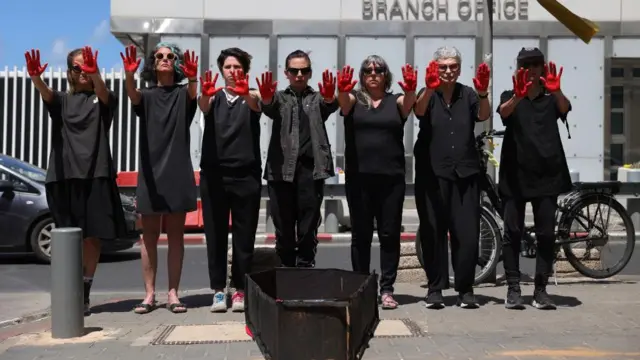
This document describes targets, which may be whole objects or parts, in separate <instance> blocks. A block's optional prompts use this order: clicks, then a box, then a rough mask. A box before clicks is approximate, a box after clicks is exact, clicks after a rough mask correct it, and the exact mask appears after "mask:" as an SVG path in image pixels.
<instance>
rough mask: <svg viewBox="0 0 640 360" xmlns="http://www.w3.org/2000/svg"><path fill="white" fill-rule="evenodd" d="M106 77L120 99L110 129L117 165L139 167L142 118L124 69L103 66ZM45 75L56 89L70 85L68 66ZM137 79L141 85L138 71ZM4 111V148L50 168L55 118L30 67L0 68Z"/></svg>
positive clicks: (0, 132)
mask: <svg viewBox="0 0 640 360" xmlns="http://www.w3.org/2000/svg"><path fill="white" fill-rule="evenodd" d="M102 77H103V79H104V80H105V82H106V84H107V87H108V88H109V89H111V90H112V91H114V92H115V93H116V95H117V96H118V102H119V103H118V110H117V114H116V116H115V118H114V120H113V125H112V126H111V131H110V132H109V141H110V144H111V150H112V154H113V159H114V162H115V166H116V169H117V170H118V171H135V170H136V169H137V168H138V151H139V150H138V132H139V131H140V122H139V119H138V117H137V116H136V115H135V113H134V112H133V109H132V106H131V103H130V102H129V99H128V98H127V94H126V92H125V88H124V71H123V70H121V69H120V70H116V69H111V70H110V71H109V72H107V71H106V70H105V69H102ZM42 78H43V80H44V81H45V83H47V85H49V86H50V87H51V88H52V89H54V90H59V91H65V90H66V89H67V80H66V78H67V76H66V71H65V70H62V69H60V68H58V69H51V68H49V69H47V71H46V72H45V73H44V74H43V76H42ZM136 80H137V82H138V86H140V79H139V77H138V75H136ZM0 114H1V116H2V123H1V125H0V151H1V152H2V153H3V154H6V155H10V156H13V157H16V158H18V159H21V160H24V161H26V162H29V163H31V164H34V165H36V166H39V167H41V168H45V169H46V168H47V161H48V158H49V152H50V151H51V126H50V123H51V122H50V119H49V114H48V112H47V111H46V109H45V108H44V106H43V104H42V99H41V98H40V95H39V94H38V92H37V90H36V89H35V87H34V86H33V85H32V84H31V79H30V78H29V76H28V74H27V72H26V68H24V67H23V68H18V67H13V68H9V67H5V68H4V69H0Z"/></svg>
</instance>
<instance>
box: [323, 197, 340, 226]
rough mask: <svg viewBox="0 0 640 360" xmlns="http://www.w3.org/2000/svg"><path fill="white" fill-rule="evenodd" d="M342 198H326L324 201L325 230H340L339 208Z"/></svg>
mask: <svg viewBox="0 0 640 360" xmlns="http://www.w3.org/2000/svg"><path fill="white" fill-rule="evenodd" d="M339 206H340V200H336V199H326V200H325V201H324V232H326V233H329V234H336V233H338V232H339V231H340V221H338V208H339Z"/></svg>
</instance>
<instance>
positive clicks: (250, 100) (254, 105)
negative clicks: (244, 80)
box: [242, 90, 262, 112]
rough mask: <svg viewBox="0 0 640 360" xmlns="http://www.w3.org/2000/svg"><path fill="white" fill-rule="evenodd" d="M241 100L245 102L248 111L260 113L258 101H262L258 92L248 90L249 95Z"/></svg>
mask: <svg viewBox="0 0 640 360" xmlns="http://www.w3.org/2000/svg"><path fill="white" fill-rule="evenodd" d="M242 98H243V99H244V101H246V102H247V106H249V109H251V110H253V111H255V112H261V111H262V109H261V107H260V101H261V100H262V99H261V98H260V92H259V91H258V90H249V93H248V94H247V95H245V96H243V97H242Z"/></svg>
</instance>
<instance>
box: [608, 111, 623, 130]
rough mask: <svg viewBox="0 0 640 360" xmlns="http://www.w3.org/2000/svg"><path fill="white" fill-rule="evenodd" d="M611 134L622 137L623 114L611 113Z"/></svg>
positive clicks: (618, 112)
mask: <svg viewBox="0 0 640 360" xmlns="http://www.w3.org/2000/svg"><path fill="white" fill-rule="evenodd" d="M611 134H612V135H624V113H623V112H620V111H612V112H611Z"/></svg>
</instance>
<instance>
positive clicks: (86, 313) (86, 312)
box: [84, 301, 91, 316]
mask: <svg viewBox="0 0 640 360" xmlns="http://www.w3.org/2000/svg"><path fill="white" fill-rule="evenodd" d="M89 315H91V305H90V304H89V302H88V301H85V302H84V316H89Z"/></svg>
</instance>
